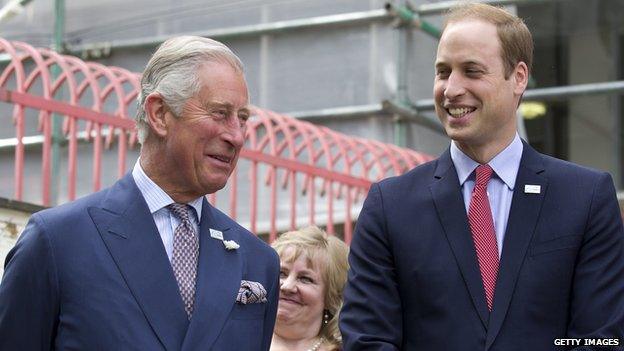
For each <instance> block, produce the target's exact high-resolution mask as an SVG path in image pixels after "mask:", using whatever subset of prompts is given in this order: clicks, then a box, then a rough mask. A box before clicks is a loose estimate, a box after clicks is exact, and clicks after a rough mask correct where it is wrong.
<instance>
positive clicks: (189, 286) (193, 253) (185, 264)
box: [168, 204, 199, 319]
mask: <svg viewBox="0 0 624 351" xmlns="http://www.w3.org/2000/svg"><path fill="white" fill-rule="evenodd" d="M168 208H169V210H170V211H171V213H173V215H174V216H176V217H177V218H178V219H179V220H180V225H178V227H177V228H176V229H175V232H174V233H173V255H172V258H171V266H172V267H173V273H174V275H175V277H176V280H177V281H178V287H179V288H180V295H181V296H182V301H183V302H184V310H185V311H186V314H187V315H188V318H189V319H191V316H192V315H193V303H194V300H195V280H196V278H197V260H198V257H199V237H198V236H197V233H195V230H194V229H193V224H192V223H191V219H190V217H189V211H188V205H186V204H171V205H169V206H168Z"/></svg>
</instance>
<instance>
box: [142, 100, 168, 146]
mask: <svg viewBox="0 0 624 351" xmlns="http://www.w3.org/2000/svg"><path fill="white" fill-rule="evenodd" d="M167 112H169V107H168V106H167V105H166V104H165V102H164V100H163V97H162V95H160V93H151V94H149V95H148V96H147V97H146V98H145V118H146V119H147V124H149V126H150V129H151V132H152V133H153V134H155V135H156V136H158V137H161V138H163V137H165V136H166V135H167V119H166V114H167Z"/></svg>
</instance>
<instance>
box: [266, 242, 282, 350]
mask: <svg viewBox="0 0 624 351" xmlns="http://www.w3.org/2000/svg"><path fill="white" fill-rule="evenodd" d="M272 254H273V256H272V257H271V261H272V267H271V268H272V273H271V274H272V276H271V278H272V280H273V284H272V286H271V288H270V289H269V291H268V293H267V294H268V296H267V299H268V306H267V309H266V312H265V315H264V330H263V336H262V350H266V351H268V350H269V349H270V348H271V340H272V338H273V328H274V327H275V318H276V315H277V304H278V302H279V270H280V263H279V258H278V256H277V253H276V252H275V251H272Z"/></svg>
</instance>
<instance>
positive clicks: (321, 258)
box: [272, 226, 349, 350]
mask: <svg viewBox="0 0 624 351" xmlns="http://www.w3.org/2000/svg"><path fill="white" fill-rule="evenodd" d="M272 246H273V248H274V249H275V251H277V254H278V255H279V256H280V259H285V260H288V261H295V260H297V259H298V258H299V257H300V256H301V255H304V257H305V258H306V259H307V264H308V266H311V267H315V268H317V269H318V270H319V271H320V272H321V276H322V279H323V282H324V283H325V308H326V309H327V310H328V311H329V313H330V318H329V321H328V323H327V324H326V325H325V324H324V325H322V326H321V330H320V332H319V336H322V337H323V338H325V344H326V345H325V347H326V348H328V349H331V350H335V349H341V348H342V347H341V346H342V337H341V335H340V330H339V329H338V314H339V312H340V309H341V308H342V291H343V289H344V286H345V284H346V282H347V272H348V270H349V263H348V260H347V256H348V254H349V247H348V246H347V244H345V243H344V241H342V240H340V239H338V238H337V237H335V236H332V235H328V234H327V233H325V232H324V231H323V230H321V229H320V228H318V227H316V226H309V227H305V228H302V229H299V230H295V231H291V232H286V233H284V234H282V235H280V236H279V238H277V240H275V242H273V244H272ZM289 248H292V249H294V251H292V253H291V254H289V255H288V257H283V255H284V252H285V251H286V250H287V249H289Z"/></svg>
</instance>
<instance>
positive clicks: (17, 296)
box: [0, 215, 59, 351]
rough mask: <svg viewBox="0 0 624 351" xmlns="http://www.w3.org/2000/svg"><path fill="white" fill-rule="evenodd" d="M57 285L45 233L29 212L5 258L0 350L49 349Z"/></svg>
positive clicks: (0, 286)
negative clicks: (28, 219)
mask: <svg viewBox="0 0 624 351" xmlns="http://www.w3.org/2000/svg"><path fill="white" fill-rule="evenodd" d="M58 292H59V287H58V279H57V275H56V265H55V261H54V256H53V251H52V247H51V242H50V239H49V237H48V236H47V235H46V233H45V230H44V229H43V227H42V225H41V219H40V218H39V216H37V215H33V216H32V217H31V219H30V221H29V222H28V224H27V225H26V228H25V229H24V231H23V233H22V235H21V236H20V238H19V240H18V242H17V244H16V245H15V247H14V248H13V249H12V250H11V251H10V252H9V254H8V255H7V258H6V261H5V271H4V276H3V277H2V283H1V284H0V350H32V351H34V350H51V349H53V348H54V347H53V343H54V337H55V332H56V327H57V325H58V311H59V308H58V306H59V293H58Z"/></svg>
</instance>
